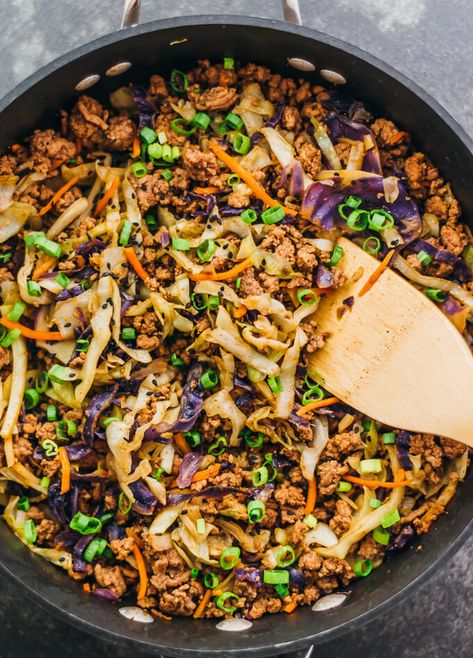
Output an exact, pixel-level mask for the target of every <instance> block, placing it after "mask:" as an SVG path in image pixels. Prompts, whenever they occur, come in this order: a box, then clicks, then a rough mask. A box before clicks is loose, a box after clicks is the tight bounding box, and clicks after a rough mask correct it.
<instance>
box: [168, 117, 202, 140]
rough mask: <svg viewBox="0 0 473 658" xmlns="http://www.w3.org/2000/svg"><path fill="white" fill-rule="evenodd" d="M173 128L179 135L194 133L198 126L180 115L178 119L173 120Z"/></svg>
mask: <svg viewBox="0 0 473 658" xmlns="http://www.w3.org/2000/svg"><path fill="white" fill-rule="evenodd" d="M171 128H172V129H173V130H174V132H175V133H177V134H178V135H186V136H189V135H192V133H195V131H196V126H192V125H190V124H189V123H188V122H187V121H186V120H185V119H183V118H182V117H178V118H177V119H174V120H173V121H171Z"/></svg>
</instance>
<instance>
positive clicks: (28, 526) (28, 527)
mask: <svg viewBox="0 0 473 658" xmlns="http://www.w3.org/2000/svg"><path fill="white" fill-rule="evenodd" d="M23 536H24V538H25V542H26V543H27V544H34V543H35V541H36V540H37V538H38V533H37V532H36V526H35V524H34V521H33V519H27V520H26V521H25V522H24V524H23Z"/></svg>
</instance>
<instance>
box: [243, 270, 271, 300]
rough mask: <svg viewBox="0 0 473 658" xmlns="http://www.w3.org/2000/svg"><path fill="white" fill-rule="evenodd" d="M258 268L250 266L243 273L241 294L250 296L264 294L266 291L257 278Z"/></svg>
mask: <svg viewBox="0 0 473 658" xmlns="http://www.w3.org/2000/svg"><path fill="white" fill-rule="evenodd" d="M256 274H257V270H256V269H255V268H254V267H249V268H248V269H246V270H245V271H244V272H242V274H241V283H240V295H241V296H242V297H249V296H250V295H262V294H263V293H264V292H265V291H264V289H263V287H262V286H261V284H260V283H259V282H258V279H257V278H256Z"/></svg>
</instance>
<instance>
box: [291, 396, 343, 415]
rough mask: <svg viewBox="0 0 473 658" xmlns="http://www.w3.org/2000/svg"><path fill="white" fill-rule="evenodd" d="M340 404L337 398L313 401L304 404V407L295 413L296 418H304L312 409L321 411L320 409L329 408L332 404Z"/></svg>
mask: <svg viewBox="0 0 473 658" xmlns="http://www.w3.org/2000/svg"><path fill="white" fill-rule="evenodd" d="M337 402H340V400H339V399H338V398H335V397H333V398H325V400H314V401H313V402H310V403H309V404H306V405H305V407H301V408H300V409H298V410H297V411H296V414H297V415H298V416H305V414H306V413H308V412H309V411H312V409H321V408H322V407H330V406H331V405H332V404H337Z"/></svg>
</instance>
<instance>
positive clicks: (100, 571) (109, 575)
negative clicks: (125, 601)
mask: <svg viewBox="0 0 473 658" xmlns="http://www.w3.org/2000/svg"><path fill="white" fill-rule="evenodd" d="M94 575H95V580H96V581H97V584H98V585H100V587H105V589H109V590H110V591H111V592H113V593H114V594H115V595H116V596H118V598H121V597H122V596H123V595H124V594H125V592H126V583H125V579H124V577H123V573H122V570H121V568H120V567H119V566H114V567H104V566H102V565H101V564H100V563H97V564H96V565H95V567H94Z"/></svg>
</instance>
